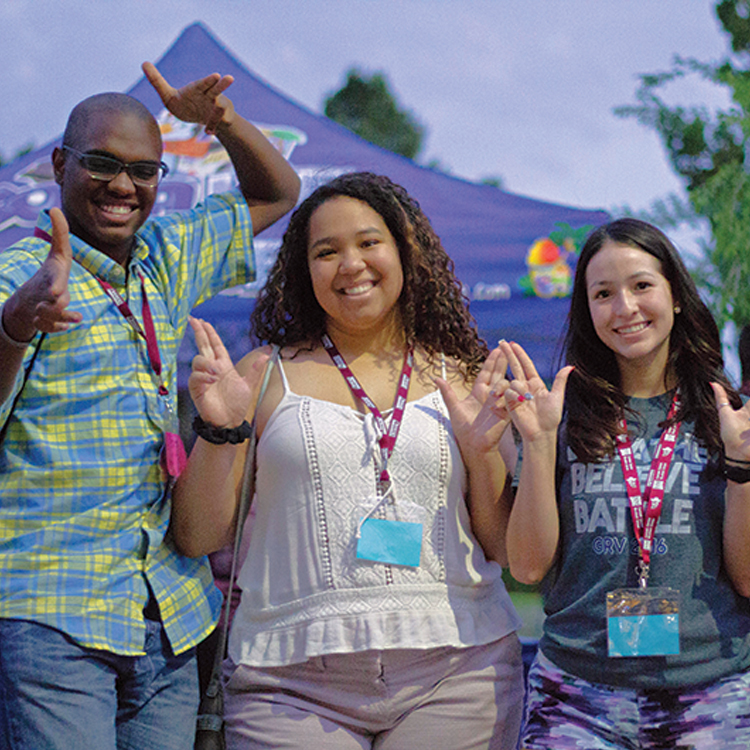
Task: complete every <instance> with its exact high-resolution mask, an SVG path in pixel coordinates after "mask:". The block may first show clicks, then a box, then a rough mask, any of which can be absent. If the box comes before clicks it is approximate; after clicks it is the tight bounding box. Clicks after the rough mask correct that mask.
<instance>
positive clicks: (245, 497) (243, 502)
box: [206, 347, 279, 697]
mask: <svg viewBox="0 0 750 750" xmlns="http://www.w3.org/2000/svg"><path fill="white" fill-rule="evenodd" d="M278 355H279V350H278V347H274V351H273V354H272V355H271V359H270V360H269V361H268V364H267V366H266V370H265V372H264V373H263V381H262V382H261V386H260V392H259V393H258V401H257V404H258V406H259V405H260V402H261V401H262V400H263V396H264V395H265V393H266V388H267V386H268V380H269V378H270V377H271V371H272V370H273V367H274V364H275V362H276V358H277V357H278ZM257 415H258V408H257V406H256V408H255V413H254V414H253V419H252V421H251V422H250V438H249V440H248V446H247V456H246V457H245V467H244V469H243V473H242V484H241V485H240V498H239V508H238V513H237V528H236V530H235V532H234V546H233V549H232V567H231V569H230V573H229V589H228V590H227V595H226V597H225V600H224V622H223V623H222V627H221V633H220V635H219V640H218V642H217V644H216V653H215V655H214V664H213V668H212V670H211V678H210V680H209V683H208V687H207V688H206V694H207V695H209V696H211V697H213V695H216V694H217V693H218V691H219V689H220V687H221V671H222V662H223V661H224V652H225V651H226V647H227V640H228V637H229V619H230V617H229V615H230V612H231V604H232V587H233V586H234V579H235V575H236V572H237V558H238V556H239V551H240V544H241V542H242V530H243V528H244V526H245V520H246V519H247V516H248V513H249V512H250V505H251V503H252V502H253V495H254V494H255V459H256V452H257V445H258V430H257V424H256V420H257ZM212 693H213V695H212Z"/></svg>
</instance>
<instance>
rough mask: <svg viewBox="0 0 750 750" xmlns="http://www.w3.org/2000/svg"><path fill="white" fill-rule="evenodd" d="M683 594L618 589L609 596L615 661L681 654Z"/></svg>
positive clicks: (609, 645)
mask: <svg viewBox="0 0 750 750" xmlns="http://www.w3.org/2000/svg"><path fill="white" fill-rule="evenodd" d="M679 599H680V592H679V591H677V590H676V589H670V588H645V589H643V588H638V589H617V590H615V591H610V592H609V593H608V594H607V648H608V651H609V655H610V656H612V657H623V656H669V655H673V654H679V653H680V612H679V608H680V607H679Z"/></svg>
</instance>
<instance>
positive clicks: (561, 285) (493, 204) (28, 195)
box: [0, 23, 608, 380]
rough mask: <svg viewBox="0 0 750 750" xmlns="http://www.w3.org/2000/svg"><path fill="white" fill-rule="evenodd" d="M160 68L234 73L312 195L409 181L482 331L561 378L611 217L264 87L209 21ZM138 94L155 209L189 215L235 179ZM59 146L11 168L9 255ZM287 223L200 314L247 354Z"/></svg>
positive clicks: (37, 205) (205, 146)
mask: <svg viewBox="0 0 750 750" xmlns="http://www.w3.org/2000/svg"><path fill="white" fill-rule="evenodd" d="M157 66H158V67H159V69H160V70H161V72H162V73H163V74H164V76H165V77H166V78H167V80H168V81H170V83H172V84H174V85H176V86H181V85H183V84H185V83H187V82H189V81H191V80H194V79H196V78H200V77H202V76H204V75H206V74H207V73H210V72H213V71H219V72H221V73H223V74H231V75H232V76H234V78H235V82H234V84H233V85H232V87H231V89H230V91H229V92H228V93H229V95H230V96H231V98H232V100H233V102H234V103H235V106H236V108H237V110H238V111H240V112H241V113H242V114H243V115H244V116H246V117H248V119H251V120H252V121H253V122H255V123H256V124H258V125H259V126H260V127H262V129H263V130H264V132H265V133H266V135H267V136H268V137H269V138H270V139H271V140H272V141H273V142H274V143H275V144H276V145H277V147H278V148H279V149H280V150H282V152H283V153H284V154H285V156H287V158H288V159H289V161H290V162H291V163H292V164H293V165H294V167H295V169H296V170H297V171H298V173H299V174H300V176H301V178H302V180H303V191H302V197H304V196H305V195H307V194H309V193H310V192H311V191H312V190H313V189H314V188H315V187H316V186H317V185H319V184H320V183H322V182H325V181H326V180H328V179H330V178H331V177H333V176H336V175H338V174H341V173H344V172H350V171H360V170H368V171H373V172H378V173H382V174H386V175H388V176H389V177H390V178H391V179H393V180H394V181H395V182H398V183H400V184H401V185H403V186H404V187H405V188H406V189H407V190H408V191H409V192H410V193H411V194H412V195H413V196H414V197H415V198H416V199H417V200H418V201H419V202H420V204H421V206H422V208H423V209H424V211H425V213H426V214H427V215H428V216H429V217H430V220H431V221H432V223H433V226H434V227H435V229H436V231H437V232H438V234H439V235H440V237H441V239H442V241H443V244H444V246H445V248H446V250H447V251H448V253H449V254H450V255H451V257H452V258H453V259H454V261H455V266H456V273H457V275H458V277H459V279H461V281H462V283H463V284H464V287H465V290H466V293H467V296H468V298H469V299H470V300H471V311H472V313H473V315H474V317H475V318H476V320H477V323H478V325H479V329H480V332H481V333H482V335H483V336H484V337H485V338H486V339H487V341H488V342H489V343H490V344H492V343H494V342H495V341H496V340H497V339H498V338H500V337H504V338H506V339H511V340H517V341H519V342H521V343H522V344H524V345H525V347H526V348H527V350H528V352H529V354H530V355H531V356H532V357H533V358H534V360H535V361H536V362H537V365H538V367H539V369H540V373H541V374H542V375H548V374H549V373H550V372H551V371H552V367H553V365H554V355H555V350H556V344H557V341H558V338H559V334H560V332H561V330H562V327H563V324H564V321H565V316H566V314H567V309H568V299H567V294H568V292H569V285H570V273H571V269H572V267H573V266H574V264H575V247H574V246H575V244H576V242H579V241H580V237H581V235H582V234H584V233H585V231H586V228H587V227H588V228H590V227H591V226H595V225H598V224H601V223H602V222H604V221H606V220H607V219H608V216H607V214H606V213H605V212H603V211H596V210H581V209H576V208H571V207H567V206H561V205H556V204H552V203H546V202H543V201H538V200H533V199H531V198H526V197H523V196H519V195H514V194H513V193H509V192H506V191H504V190H500V189H498V188H496V187H493V186H489V185H480V184H475V183H471V182H467V181H464V180H461V179H457V178H455V177H451V176H450V175H446V174H444V173H442V172H438V171H435V170H431V169H428V168H425V167H421V166H418V165H417V164H415V163H414V162H412V161H410V160H409V159H405V158H403V157H401V156H398V155H395V154H393V153H390V152H388V151H385V150H383V149H381V148H379V147H377V146H374V145H372V144H370V143H368V142H366V141H364V140H362V139H361V138H359V137H357V136H356V135H354V134H352V133H351V132H349V131H348V130H346V129H345V128H343V127H342V126H340V125H338V124H337V123H335V122H333V121H331V120H329V119H327V118H326V117H323V116H321V115H317V114H314V113H313V112H310V111H309V110H307V109H305V108H304V107H302V106H300V105H298V104H296V103H295V102H293V101H291V100H290V99H289V98H288V97H286V96H284V95H283V94H282V93H280V92H278V91H276V90H275V89H274V88H273V87H271V86H269V85H268V84H267V83H265V82H264V81H262V80H260V79H259V78H258V77H257V76H255V75H253V74H252V73H251V72H250V71H249V70H248V69H247V68H246V67H244V65H243V64H242V63H241V62H239V61H238V60H237V59H236V58H235V57H234V56H233V55H232V54H231V53H230V52H228V51H227V49H226V48H225V47H224V46H223V45H222V44H221V43H220V42H219V41H218V40H217V39H216V38H214V37H213V36H212V35H211V33H210V32H209V31H208V30H207V29H206V27H205V26H204V25H202V24H200V23H195V24H193V25H191V26H189V27H187V28H186V29H185V30H184V31H183V32H182V33H181V34H180V36H179V38H178V39H177V40H176V41H175V42H174V44H173V45H172V47H171V48H170V49H169V50H168V51H167V52H166V54H165V55H164V56H163V57H162V59H161V60H160V61H159V62H158V63H157ZM128 93H130V94H132V95H133V96H135V97H137V98H138V99H140V100H141V101H143V102H144V103H145V104H146V106H148V107H149V108H150V109H151V111H152V112H153V113H154V114H155V115H156V116H157V118H158V120H159V122H160V124H161V127H162V132H163V134H164V140H165V160H166V161H167V162H168V163H169V165H170V167H171V170H172V171H171V174H170V176H169V177H168V178H167V179H166V180H165V181H164V182H163V183H162V185H161V187H160V189H159V198H158V201H157V204H156V207H155V212H157V213H163V212H167V211H171V210H175V209H180V208H187V207H189V206H190V205H193V204H194V203H195V202H197V201H198V200H200V199H201V198H202V197H203V196H204V195H206V194H208V193H210V192H214V191H216V190H221V189H225V188H227V187H229V186H230V185H231V184H233V182H234V176H233V173H232V170H231V167H230V165H229V162H228V158H227V156H226V153H225V152H223V149H221V147H220V145H219V144H218V142H217V141H215V139H213V138H207V137H206V136H205V135H203V134H202V133H200V132H199V129H198V128H195V127H194V126H189V125H185V124H183V123H179V122H178V121H176V120H174V118H172V117H171V116H170V115H168V113H167V112H166V111H165V110H164V108H163V106H162V104H161V101H160V99H159V97H158V96H157V94H156V93H155V92H154V91H153V89H152V88H151V86H150V85H149V84H148V82H147V81H146V80H145V78H142V79H141V80H140V81H139V82H138V83H137V84H136V85H135V86H134V87H133V88H132V89H130V91H129V92H128ZM66 114H67V113H66ZM58 144H59V139H57V140H55V141H54V142H52V143H49V144H47V145H45V146H43V147H41V148H39V149H37V150H35V151H33V152H32V153H30V154H28V155H26V156H24V157H23V158H21V159H19V160H17V161H15V162H13V163H11V164H9V165H7V166H6V167H4V168H2V169H0V249H3V248H6V247H8V246H9V245H11V244H12V243H13V242H15V241H16V240H17V239H19V238H20V237H22V236H26V235H28V234H29V233H30V232H31V231H32V228H33V226H34V222H35V219H36V215H37V213H38V211H39V210H40V209H43V208H49V207H51V206H54V205H59V195H58V190H57V186H56V185H55V183H54V181H53V180H52V170H51V166H50V154H51V151H52V149H53V147H54V146H55V145H58ZM477 148H481V144H477ZM285 227H286V220H282V221H280V222H279V223H278V224H276V225H275V226H273V227H271V228H270V229H269V230H267V231H266V232H264V233H263V234H262V235H261V236H260V237H259V238H258V240H257V242H256V251H257V255H258V260H259V271H260V273H261V279H260V280H259V281H258V282H256V283H254V284H251V285H248V286H246V287H240V288H236V289H234V290H229V292H228V293H225V294H222V295H219V296H218V297H216V298H215V299H214V300H211V301H210V302H208V303H205V304H204V305H202V306H201V308H200V310H199V311H198V313H197V314H199V315H200V316H202V317H204V318H206V319H207V320H209V321H211V322H212V323H214V324H215V325H216V326H217V328H218V329H219V330H220V332H221V333H222V336H223V337H224V340H225V341H226V342H227V345H228V347H229V349H230V352H231V354H232V356H233V357H234V358H235V359H236V358H238V357H240V356H241V355H242V354H243V353H244V352H245V351H247V349H248V346H249V344H248V340H247V331H248V316H249V313H250V310H251V309H252V305H253V301H254V298H255V296H256V294H257V290H258V288H259V287H260V285H261V283H262V277H263V275H264V274H265V272H266V271H267V269H268V268H269V267H270V265H271V263H272V262H273V258H274V254H275V252H276V250H277V249H278V246H279V243H280V240H281V236H282V234H283V231H284V229H285ZM576 230H578V231H577V232H576ZM550 237H551V239H550ZM538 240H542V242H537V241H538ZM535 243H536V248H535V250H534V251H533V252H531V253H530V252H529V251H530V249H531V248H532V246H534V245H535ZM189 338H190V337H187V338H186V341H185V343H184V344H183V347H182V350H181V353H180V362H181V379H183V380H184V375H185V372H186V369H187V364H188V363H189V361H190V359H191V358H192V355H193V352H194V346H193V344H192V341H191V340H188V339H189Z"/></svg>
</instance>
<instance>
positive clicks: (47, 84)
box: [0, 0, 726, 210]
mask: <svg viewBox="0 0 750 750" xmlns="http://www.w3.org/2000/svg"><path fill="white" fill-rule="evenodd" d="M713 8H714V3H713V2H709V1H708V0H148V1H147V0H116V1H114V0H96V2H90V1H89V0H85V2H83V1H81V0H66V1H65V2H60V1H59V0H0V62H1V63H2V70H3V75H2V76H1V77H0V101H2V102H3V106H2V107H0V153H2V154H3V155H4V156H5V157H6V158H7V157H9V156H11V155H12V154H13V153H15V152H16V151H17V149H19V148H20V147H22V146H23V145H25V144H27V143H29V142H32V143H34V144H35V145H42V144H43V143H45V142H47V141H48V140H50V139H52V138H54V137H56V136H57V135H59V134H60V133H61V132H62V129H63V127H64V123H65V118H66V116H67V113H68V112H69V111H70V109H71V108H72V106H73V105H74V104H76V102H78V101H79V100H80V99H82V98H84V97H85V96H88V95H89V94H92V93H95V92H97V91H102V90H125V89H127V88H129V87H130V86H132V85H133V83H135V82H136V80H138V78H139V76H140V68H139V66H140V63H141V62H142V61H143V60H147V59H151V60H156V59H158V58H159V57H160V56H161V55H162V54H163V52H164V51H165V50H166V49H167V48H168V47H169V46H170V45H171V44H172V42H173V41H174V40H175V38H176V37H177V36H178V35H179V33H180V31H181V30H182V29H183V28H184V27H185V26H187V25H189V24H190V23H192V22H194V21H198V20H199V21H202V22H203V23H205V24H206V25H207V26H208V28H209V29H210V30H211V31H212V32H213V33H214V34H215V35H216V36H217V37H218V38H219V39H220V40H221V41H223V42H224V44H225V45H226V46H227V47H228V48H229V49H230V51H232V52H233V53H234V54H235V55H236V56H237V57H238V58H239V59H241V60H242V61H243V62H244V63H245V65H246V66H247V67H249V68H250V69H251V70H252V71H254V72H255V73H256V74H258V75H260V76H261V77H262V78H264V79H265V80H266V81H268V82H269V83H271V84H273V85H274V86H275V87H276V88H277V89H279V90H281V91H282V92H284V93H286V94H287V95H289V96H290V97H291V98H293V99H295V100H296V101H297V102H299V103H301V104H303V105H305V106H307V107H308V108H310V109H313V110H316V111H320V110H321V108H322V102H323V99H324V97H325V96H326V94H328V93H331V92H333V91H335V90H336V89H337V88H339V87H340V86H341V84H342V83H343V81H344V74H345V71H346V70H347V69H348V68H349V67H351V66H358V67H360V68H361V69H362V70H363V71H365V72H374V71H382V72H384V73H385V74H386V75H387V77H388V78H389V80H390V82H391V84H392V87H393V89H394V90H395V92H396V94H397V96H398V97H399V99H400V100H401V101H402V103H403V104H405V105H406V106H408V107H409V108H411V109H412V110H413V112H414V113H415V114H416V115H417V117H418V118H419V119H420V120H421V121H422V122H423V123H424V124H425V125H426V126H427V129H428V136H427V139H426V147H425V149H424V152H423V154H422V156H421V157H420V158H421V160H422V161H427V160H429V159H437V160H439V162H440V163H441V164H442V165H444V166H445V167H446V168H448V169H449V170H450V171H451V172H452V173H453V174H455V175H457V176H461V177H465V178H468V179H480V178H482V177H485V176H493V175H499V176H501V177H502V178H503V179H504V182H505V186H506V188H507V189H509V190H512V191H514V192H518V193H522V194H524V195H528V196H531V197H535V198H541V199H545V200H550V201H555V202H559V203H565V204H569V205H575V206H585V207H602V208H607V209H610V210H612V209H614V208H617V207H620V206H623V205H625V204H628V205H630V206H631V207H633V208H645V207H647V206H649V205H650V203H651V202H652V201H653V200H654V199H655V198H657V197H659V196H663V195H665V194H666V193H668V192H670V191H676V190H680V187H681V186H680V183H679V181H678V180H677V178H676V177H674V175H673V174H672V172H671V170H670V168H669V165H668V164H667V162H666V159H665V157H664V154H663V151H662V148H661V145H660V144H659V141H658V139H657V137H656V135H655V134H653V133H651V132H649V131H648V130H646V129H645V128H643V127H641V126H639V125H638V124H637V123H636V122H635V121H628V120H621V119H618V118H616V117H615V116H614V114H613V112H612V110H613V108H614V107H615V106H617V105H620V104H627V103H630V102H632V101H634V92H635V89H636V86H637V81H638V74H640V73H645V72H652V71H657V70H663V69H666V68H667V67H668V66H669V64H670V61H671V60H672V57H673V55H674V54H680V55H683V56H688V55H694V56H695V57H698V58H699V59H703V60H712V59H717V58H718V57H720V56H721V55H723V54H724V51H725V49H726V43H725V39H724V37H723V35H722V34H721V32H720V29H719V25H718V22H717V21H716V19H715V16H714V13H713ZM206 72H207V73H209V72H212V71H208V70H207V71H206ZM228 93H229V94H230V95H231V89H230V90H229V92H228ZM674 96H675V97H676V99H675V101H677V100H679V101H680V102H681V103H686V104H689V103H706V104H708V105H714V104H716V103H723V98H722V97H721V96H720V95H719V94H718V93H717V92H716V91H715V90H713V89H711V88H710V87H708V86H706V85H698V84H697V83H696V84H688V85H684V86H682V88H681V89H680V90H679V91H675V94H674ZM243 114H246V115H248V116H249V117H251V118H252V112H244V113H243Z"/></svg>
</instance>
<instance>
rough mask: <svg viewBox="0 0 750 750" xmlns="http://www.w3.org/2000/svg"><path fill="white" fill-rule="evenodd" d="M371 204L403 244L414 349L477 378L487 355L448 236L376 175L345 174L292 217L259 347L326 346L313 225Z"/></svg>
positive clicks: (256, 317) (266, 294) (260, 312)
mask: <svg viewBox="0 0 750 750" xmlns="http://www.w3.org/2000/svg"><path fill="white" fill-rule="evenodd" d="M339 196H345V197H349V198H354V199H356V200H359V201H362V202H363V203H366V204H367V205H368V206H370V208H372V209H373V211H375V212H377V213H378V214H379V215H380V216H381V217H382V219H383V221H384V222H385V224H386V226H387V227H388V230H389V231H390V233H391V235H392V236H393V238H394V240H395V241H396V245H397V247H398V251H399V256H400V259H401V266H402V270H403V277H404V284H403V289H402V290H401V295H400V296H399V299H398V304H399V308H400V313H401V321H402V324H403V328H404V335H405V338H406V341H407V344H409V345H411V346H416V345H419V346H420V347H421V348H422V349H423V350H424V351H425V352H426V353H427V355H428V357H430V359H432V358H434V357H435V356H437V355H440V354H441V353H442V354H445V355H447V356H450V357H455V358H456V359H458V360H459V361H460V362H461V367H462V370H463V373H464V377H465V378H467V379H470V378H473V377H474V376H475V375H476V373H477V372H478V371H479V369H480V367H481V364H482V362H483V361H484V359H485V358H486V357H487V346H486V344H485V343H484V341H482V340H481V339H480V338H479V335H478V333H477V328H476V323H475V321H474V319H473V318H472V316H471V315H470V313H469V310H468V306H467V302H466V299H465V297H464V295H463V291H462V287H461V283H460V282H459V281H458V279H457V278H456V277H455V274H454V265H453V261H452V260H451V258H450V257H449V256H448V254H447V253H446V252H445V249H444V248H443V246H442V244H441V242H440V238H439V237H438V236H437V235H436V234H435V231H434V230H433V228H432V226H431V225H430V222H429V221H428V219H427V217H426V216H425V215H424V213H423V212H422V209H421V208H420V207H419V204H418V203H417V201H416V200H414V198H412V197H411V196H410V195H409V194H408V193H407V192H406V190H405V189H404V188H402V187H401V186H400V185H396V184H395V183H393V182H391V180H389V179H388V178H387V177H384V176H381V175H376V174H372V173H370V172H354V173H351V174H345V175H342V176H340V177H337V178H336V179H334V180H332V181H331V182H328V183H326V184H325V185H322V186H321V187H319V188H318V189H317V190H315V191H314V192H313V193H312V194H311V195H310V196H309V197H308V198H306V199H305V200H304V201H303V202H302V203H301V204H300V206H299V208H297V210H296V211H295V212H294V213H293V214H292V217H291V219H290V220H289V226H288V227H287V230H286V232H285V233H284V239H283V241H282V243H281V249H280V250H279V254H278V257H277V259H276V262H275V264H274V266H273V268H272V269H271V272H270V274H269V276H268V280H267V281H266V284H265V286H264V287H263V290H262V291H261V293H260V296H259V298H258V301H257V303H256V305H255V309H254V310H253V313H252V315H251V329H252V334H253V336H255V337H256V338H257V339H258V341H260V342H265V343H271V344H277V345H279V346H292V345H299V344H301V343H303V342H314V341H318V340H319V339H320V338H321V336H322V335H323V334H324V333H325V331H326V315H325V312H324V310H323V308H322V307H321V306H320V304H319V303H318V301H317V299H316V298H315V294H314V292H313V286H312V280H311V278H310V269H309V266H308V258H307V251H308V247H307V245H308V232H309V226H310V219H311V217H312V215H313V213H314V212H315V210H316V209H317V208H319V207H320V206H321V205H322V204H323V203H325V202H326V201H328V200H331V199H332V198H336V197H339Z"/></svg>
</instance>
